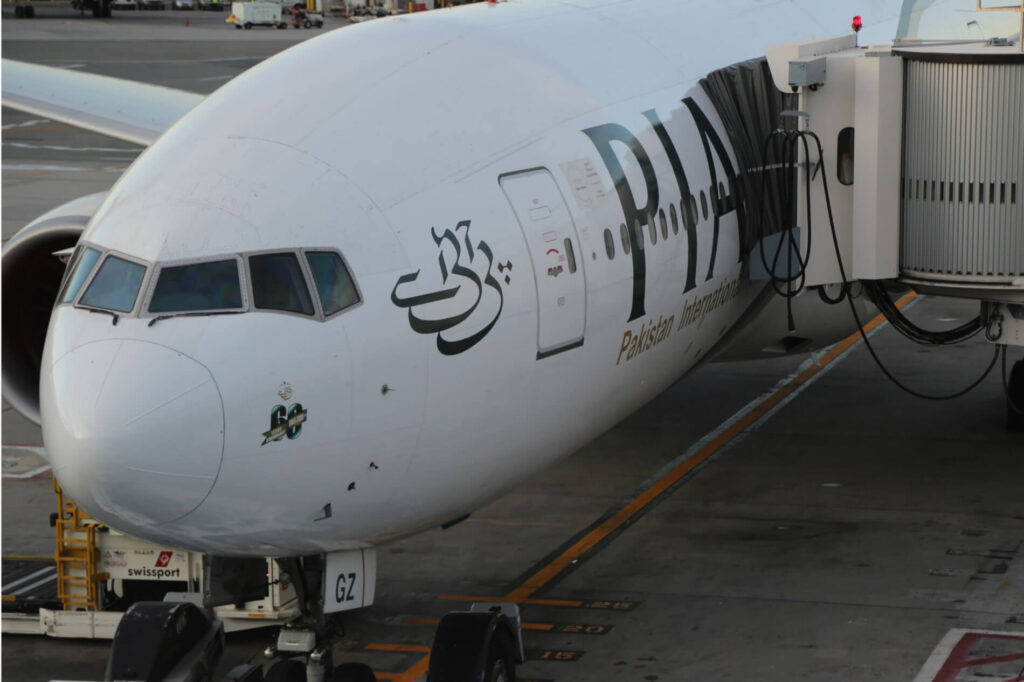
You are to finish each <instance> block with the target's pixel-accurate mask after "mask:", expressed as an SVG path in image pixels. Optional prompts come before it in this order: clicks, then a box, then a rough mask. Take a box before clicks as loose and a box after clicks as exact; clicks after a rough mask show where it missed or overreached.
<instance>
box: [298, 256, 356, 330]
mask: <svg viewBox="0 0 1024 682" xmlns="http://www.w3.org/2000/svg"><path fill="white" fill-rule="evenodd" d="M306 262H307V263H309V270H310V272H312V273H313V281H314V282H315V283H316V290H317V293H318V294H320V305H321V306H322V307H323V309H324V316H330V315H333V314H334V313H336V312H338V311H340V310H344V309H345V308H348V307H349V306H352V305H355V304H356V303H359V292H358V291H356V285H355V282H353V281H352V276H351V275H350V274H349V272H348V268H346V267H345V262H344V261H343V260H341V256H340V255H339V254H337V253H335V252H333V251H307V252H306Z"/></svg>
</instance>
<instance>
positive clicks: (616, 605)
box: [581, 601, 640, 611]
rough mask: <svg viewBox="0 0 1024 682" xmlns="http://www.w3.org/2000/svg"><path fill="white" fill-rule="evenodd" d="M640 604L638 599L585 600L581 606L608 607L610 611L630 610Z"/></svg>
mask: <svg viewBox="0 0 1024 682" xmlns="http://www.w3.org/2000/svg"><path fill="white" fill-rule="evenodd" d="M638 606H640V602H638V601H585V602H583V604H582V606H581V608H584V609H609V610H611V611H632V610H633V609H635V608H636V607H638Z"/></svg>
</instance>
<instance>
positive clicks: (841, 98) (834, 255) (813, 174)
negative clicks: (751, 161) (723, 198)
mask: <svg viewBox="0 0 1024 682" xmlns="http://www.w3.org/2000/svg"><path fill="white" fill-rule="evenodd" d="M1022 7H1024V5H1022ZM1019 48H1020V39H1019V38H1018V39H1016V40H999V39H995V40H987V41H983V42H973V43H972V42H956V43H950V42H944V43H929V42H922V41H905V42H897V43H895V44H892V45H884V46H872V47H860V46H858V45H857V38H856V34H852V35H849V36H845V37H842V38H837V39H831V40H807V41H800V42H796V43H789V44H785V45H779V46H775V47H772V48H769V49H767V50H766V55H767V65H768V68H769V69H770V73H771V78H772V80H773V82H774V85H775V87H776V89H777V91H778V92H779V93H786V94H787V95H786V96H787V97H788V96H792V95H795V99H796V109H795V110H790V111H787V112H783V114H782V118H783V119H788V120H789V124H788V125H789V127H790V128H794V127H795V128H797V129H799V130H800V131H805V132H806V133H808V135H807V137H806V138H805V139H806V140H808V141H809V144H808V146H807V147H806V148H805V147H804V146H803V144H799V145H795V146H794V149H793V150H792V152H791V160H792V163H791V164H790V165H788V166H787V165H786V163H785V160H784V159H781V158H780V157H779V156H778V155H777V154H773V151H772V150H773V146H772V143H769V142H767V141H766V145H765V148H764V149H765V151H766V156H765V157H764V158H763V159H762V164H763V166H762V167H763V168H764V169H769V168H773V167H778V166H780V165H781V166H782V168H783V170H782V172H783V173H787V172H788V173H791V174H792V175H793V177H792V178H790V179H791V180H793V182H792V189H793V202H792V207H793V208H792V210H791V212H790V213H789V214H787V215H786V216H785V220H783V222H785V221H786V220H792V225H793V226H794V227H793V228H783V232H785V233H787V234H788V236H787V237H786V238H787V239H790V240H791V241H792V243H793V246H791V247H789V248H792V249H793V250H794V251H796V250H797V249H799V258H796V259H795V260H796V262H797V263H798V264H799V265H800V267H801V268H802V271H801V273H800V275H801V282H800V284H801V286H805V287H815V286H827V285H835V284H841V283H844V282H851V281H853V280H860V281H862V282H885V284H886V286H887V287H890V288H891V287H892V286H894V285H896V286H899V285H903V286H909V287H912V288H914V289H915V290H917V291H919V292H924V293H929V294H935V295H941V296H955V297H962V298H970V299H976V300H978V301H980V302H981V309H982V314H981V322H982V324H983V326H984V329H985V332H986V335H987V337H988V339H989V340H990V341H992V342H993V343H998V344H1006V345H1013V346H1024V125H1022V121H1024V53H1021V51H1020V49H1019ZM790 101H792V100H790ZM812 134H813V135H812ZM815 138H816V139H817V140H820V152H819V150H818V149H816V148H815V147H816V145H815V144H814V139H815ZM770 232H771V231H764V232H762V233H761V234H758V235H755V238H754V239H751V240H748V243H752V242H754V241H756V240H757V239H758V238H760V239H771V238H773V237H771V236H769V235H770ZM830 233H834V239H833V234H830ZM774 239H776V242H777V241H778V239H779V237H778V235H776V236H775V237H774ZM787 256H788V254H787ZM751 260H753V255H751ZM780 260H785V259H780ZM778 262H779V261H776V265H778ZM753 270H756V268H754V267H753V266H752V271H753ZM776 274H777V273H776ZM765 276H767V275H765ZM752 277H755V278H756V277H757V274H756V272H755V274H753V275H752Z"/></svg>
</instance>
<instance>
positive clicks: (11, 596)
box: [3, 594, 18, 602]
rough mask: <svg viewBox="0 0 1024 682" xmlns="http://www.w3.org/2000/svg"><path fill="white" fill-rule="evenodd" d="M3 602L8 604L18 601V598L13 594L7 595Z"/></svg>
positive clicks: (4, 596)
mask: <svg viewBox="0 0 1024 682" xmlns="http://www.w3.org/2000/svg"><path fill="white" fill-rule="evenodd" d="M3 600H4V601H6V602H12V601H18V598H17V597H15V596H14V595H13V594H5V595H3Z"/></svg>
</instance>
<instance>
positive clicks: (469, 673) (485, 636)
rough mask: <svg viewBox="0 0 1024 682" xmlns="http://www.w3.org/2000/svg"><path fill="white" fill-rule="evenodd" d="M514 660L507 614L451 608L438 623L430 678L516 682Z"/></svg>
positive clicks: (435, 681)
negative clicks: (457, 610) (460, 610)
mask: <svg viewBox="0 0 1024 682" xmlns="http://www.w3.org/2000/svg"><path fill="white" fill-rule="evenodd" d="M515 663H516V646H515V643H514V640H513V636H512V631H511V627H510V625H509V622H508V620H507V619H506V618H505V616H503V615H500V614H496V613H492V612H475V613H474V612H464V611H463V612H452V613H449V614H447V615H446V616H445V617H444V618H442V619H441V623H440V624H439V625H438V626H437V632H436V633H435V635H434V645H433V647H431V651H430V668H429V669H428V670H427V682H448V680H456V679H457V680H461V679H467V680H469V679H472V680H480V681H481V682H515V680H516V667H515Z"/></svg>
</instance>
